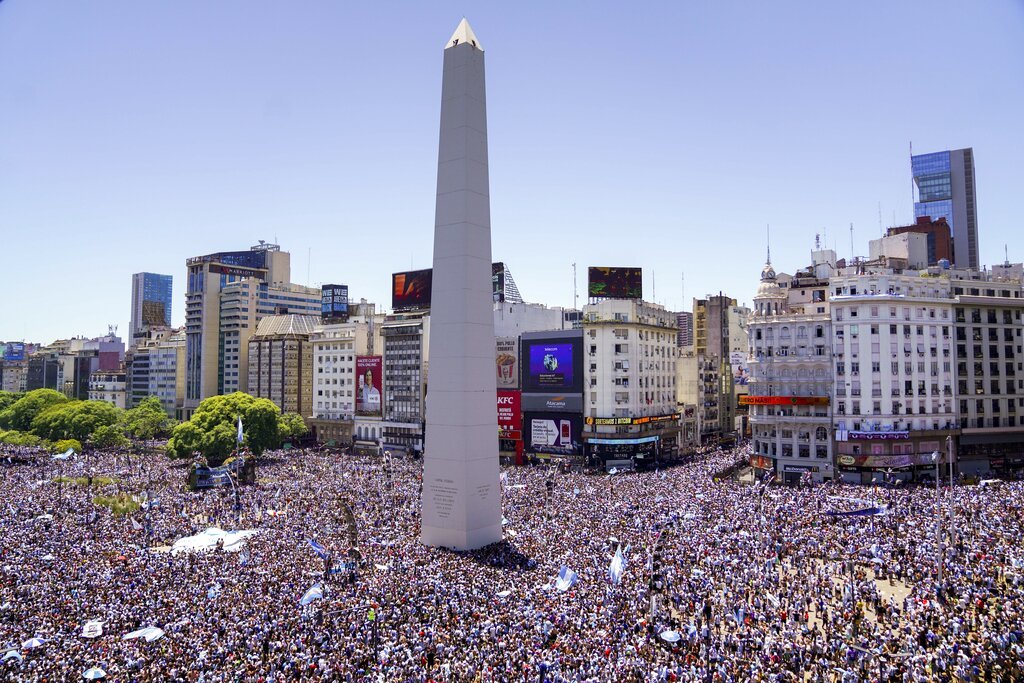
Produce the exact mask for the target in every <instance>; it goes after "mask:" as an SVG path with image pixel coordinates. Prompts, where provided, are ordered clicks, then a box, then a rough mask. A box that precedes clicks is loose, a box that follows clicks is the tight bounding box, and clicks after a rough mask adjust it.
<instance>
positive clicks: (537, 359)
mask: <svg viewBox="0 0 1024 683" xmlns="http://www.w3.org/2000/svg"><path fill="white" fill-rule="evenodd" d="M528 358H529V363H530V366H529V370H528V373H529V374H528V376H527V385H528V386H529V388H530V389H536V390H537V391H567V390H569V389H570V388H571V387H572V386H573V374H574V371H573V344H572V342H570V341H561V342H558V343H547V344H531V345H530V346H529V356H528Z"/></svg>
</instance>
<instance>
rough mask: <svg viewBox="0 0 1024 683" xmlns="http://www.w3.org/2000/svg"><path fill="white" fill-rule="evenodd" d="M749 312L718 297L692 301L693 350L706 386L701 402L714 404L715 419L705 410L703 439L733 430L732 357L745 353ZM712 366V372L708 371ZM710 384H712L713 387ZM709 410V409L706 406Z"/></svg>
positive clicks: (729, 299)
mask: <svg viewBox="0 0 1024 683" xmlns="http://www.w3.org/2000/svg"><path fill="white" fill-rule="evenodd" d="M749 314H750V309H748V308H747V307H745V306H738V305H737V304H736V300H735V299H732V298H730V297H728V296H723V295H722V294H719V295H718V296H708V297H707V298H706V299H694V300H693V323H694V351H695V352H696V354H697V356H698V357H699V358H700V362H699V366H700V368H701V371H700V372H701V375H702V377H703V381H704V383H705V385H706V386H705V397H704V402H705V403H706V404H707V403H713V404H714V406H713V407H714V410H713V411H711V412H713V413H714V414H715V417H716V419H712V418H711V417H710V412H709V411H705V414H704V417H703V419H702V420H701V424H702V429H703V430H704V432H703V434H702V438H703V439H709V438H717V437H722V436H725V435H727V434H731V433H732V432H733V431H734V430H735V429H736V414H737V413H736V388H735V385H734V382H733V381H732V379H731V378H732V377H733V372H732V365H731V363H730V359H731V354H733V353H739V354H746V352H747V332H746V324H747V316H748V315H749ZM712 365H713V366H714V368H715V369H714V371H713V372H712V371H710V370H708V368H709V367H710V366H712ZM711 382H714V383H715V384H714V385H712V384H711ZM706 407H711V406H706Z"/></svg>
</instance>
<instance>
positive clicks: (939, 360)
mask: <svg viewBox="0 0 1024 683" xmlns="http://www.w3.org/2000/svg"><path fill="white" fill-rule="evenodd" d="M830 288H831V308H832V327H833V332H834V338H833V344H834V354H835V377H836V383H835V393H834V397H833V401H834V405H835V429H836V440H837V442H838V443H837V450H838V455H837V464H838V468H839V471H840V475H841V477H842V478H843V479H844V480H846V481H854V482H865V483H866V482H870V481H871V479H872V478H875V477H878V476H879V473H880V472H881V471H886V470H888V469H889V468H920V467H926V468H927V467H930V466H931V454H932V453H933V452H935V451H939V452H940V453H942V454H943V457H945V452H946V448H945V444H944V442H945V439H946V437H947V436H951V435H952V436H954V437H955V436H956V434H957V433H958V431H959V425H958V423H957V416H956V403H955V399H954V395H953V391H954V387H955V386H956V385H955V376H954V373H953V351H954V348H953V344H954V342H953V325H954V322H953V321H954V318H953V304H954V301H953V295H952V290H951V287H950V281H949V279H948V278H944V277H938V276H934V277H933V276H929V274H928V273H927V272H926V273H925V275H924V276H921V275H919V274H916V273H915V274H905V273H900V272H897V271H895V270H893V269H888V268H874V267H872V268H865V267H861V266H859V265H856V264H855V265H854V266H853V267H850V268H847V269H844V270H842V271H841V272H840V273H839V274H838V275H837V276H836V277H834V278H832V280H831V283H830ZM903 471H906V472H910V471H913V470H912V469H906V470H903ZM901 476H902V475H901Z"/></svg>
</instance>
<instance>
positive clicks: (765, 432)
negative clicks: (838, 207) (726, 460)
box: [741, 259, 835, 484]
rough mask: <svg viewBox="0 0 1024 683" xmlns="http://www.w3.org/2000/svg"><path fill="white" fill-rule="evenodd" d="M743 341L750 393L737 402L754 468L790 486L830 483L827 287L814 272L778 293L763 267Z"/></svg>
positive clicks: (772, 277) (770, 271)
mask: <svg viewBox="0 0 1024 683" xmlns="http://www.w3.org/2000/svg"><path fill="white" fill-rule="evenodd" d="M833 261H834V259H833ZM748 337H749V344H750V347H749V373H750V375H749V387H748V388H749V392H748V395H747V396H745V397H742V398H741V400H742V401H743V403H744V404H746V406H747V409H748V411H749V420H750V428H751V464H752V465H753V466H754V467H755V468H756V469H760V470H774V471H775V473H776V476H777V477H778V479H779V481H783V482H785V483H790V484H793V483H798V482H800V481H801V479H802V478H803V477H810V478H811V479H812V480H815V481H819V482H820V481H823V480H830V479H833V478H834V477H835V471H834V468H833V442H832V418H831V412H830V403H831V394H832V385H833V372H832V345H831V322H830V318H829V310H828V280H827V279H825V280H823V279H820V278H818V277H817V275H816V274H815V272H814V270H813V269H811V270H809V271H808V272H805V273H801V274H798V275H797V276H794V277H792V278H787V287H786V288H785V289H783V288H782V287H780V286H779V284H778V282H777V278H776V274H775V269H774V268H772V265H771V262H770V261H769V262H768V263H766V264H765V267H764V269H763V270H762V271H761V284H760V285H759V287H758V290H757V295H756V296H755V297H754V310H753V312H752V314H751V317H750V320H749V326H748Z"/></svg>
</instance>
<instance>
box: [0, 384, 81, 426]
mask: <svg viewBox="0 0 1024 683" xmlns="http://www.w3.org/2000/svg"><path fill="white" fill-rule="evenodd" d="M67 400H68V397H67V396H65V395H64V394H62V393H60V392H57V391H54V390H53V389H36V390H34V391H30V392H28V393H27V394H25V395H24V396H22V397H21V398H19V399H18V400H17V401H15V402H14V403H12V404H11V405H10V406H8V407H7V408H6V409H5V410H4V411H2V412H0V428H3V429H16V430H18V431H19V432H27V431H28V430H29V429H31V427H32V420H34V419H35V418H36V416H37V415H38V414H39V413H41V412H43V411H44V410H46V409H47V408H49V407H51V406H54V405H56V404H58V403H66V402H67Z"/></svg>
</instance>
